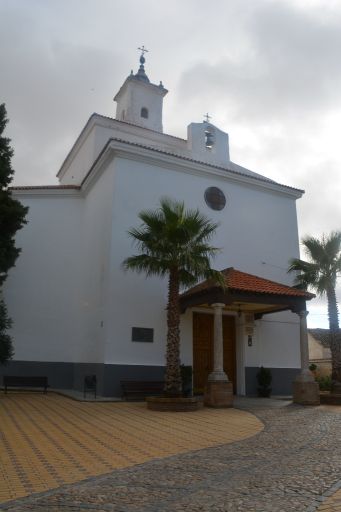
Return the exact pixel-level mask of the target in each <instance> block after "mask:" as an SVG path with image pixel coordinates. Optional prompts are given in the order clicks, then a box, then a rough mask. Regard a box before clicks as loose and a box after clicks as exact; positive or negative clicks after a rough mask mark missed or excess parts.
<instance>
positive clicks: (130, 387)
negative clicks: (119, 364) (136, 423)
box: [121, 380, 165, 400]
mask: <svg viewBox="0 0 341 512" xmlns="http://www.w3.org/2000/svg"><path fill="white" fill-rule="evenodd" d="M164 386H165V383H164V382H163V381H137V380H125V381H124V380H123V381H121V389H122V398H125V399H126V400H137V399H139V400H141V399H143V398H145V397H146V396H148V395H162V394H163V390H164Z"/></svg>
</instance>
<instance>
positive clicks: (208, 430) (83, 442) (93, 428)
mask: <svg viewBox="0 0 341 512" xmlns="http://www.w3.org/2000/svg"><path fill="white" fill-rule="evenodd" d="M0 425H1V431H0V435H1V440H2V442H1V444H0V461H1V465H0V502H2V503H3V502H6V501H8V500H13V499H17V498H21V497H24V496H27V495H30V494H32V493H39V492H44V491H47V490H49V489H53V488H57V487H59V486H62V485H64V484H70V483H74V482H78V481H81V480H84V479H86V478H88V477H91V476H96V475H102V474H104V473H109V472H111V471H113V470H114V469H120V468H127V467H130V466H134V465H136V464H141V463H145V462H147V461H151V460H153V459H159V458H164V457H169V456H171V455H176V454H181V453H185V452H189V451H194V450H200V449H203V448H208V447H215V446H217V445H223V444H226V443H232V442H234V441H239V440H243V439H246V438H248V437H250V436H253V435H255V434H256V433H258V432H260V431H261V430H262V429H263V424H262V422H261V421H260V420H259V419H257V418H256V417H255V416H254V415H253V414H250V413H248V412H245V411H239V410H236V409H229V410H216V409H211V410H208V409H201V410H199V411H197V412H194V413H193V412H192V413H164V412H162V413H159V412H154V411H153V412H152V411H148V410H147V409H146V407H145V405H144V404H143V403H121V402H118V403H107V402H103V403H93V402H91V403H82V402H77V401H74V400H71V399H68V398H65V397H63V396H60V395H57V394H53V393H49V394H48V395H44V394H40V393H28V392H24V393H20V392H10V393H9V394H7V395H4V394H2V393H1V395H0ZM165 492H166V494H167V492H168V491H165ZM14 510H16V509H15V508H14ZM49 510H50V509H49ZM51 510H52V509H51Z"/></svg>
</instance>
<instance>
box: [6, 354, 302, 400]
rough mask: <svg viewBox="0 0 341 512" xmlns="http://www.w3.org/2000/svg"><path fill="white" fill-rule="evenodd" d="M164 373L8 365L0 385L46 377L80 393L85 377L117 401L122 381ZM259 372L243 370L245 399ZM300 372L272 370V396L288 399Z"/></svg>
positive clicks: (55, 384) (159, 377)
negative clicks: (23, 377) (6, 378)
mask: <svg viewBox="0 0 341 512" xmlns="http://www.w3.org/2000/svg"><path fill="white" fill-rule="evenodd" d="M164 371H165V368H164V366H142V365H124V364H101V363H62V362H56V363H50V362H44V361H10V362H9V363H8V364H7V365H6V366H0V382H1V384H2V376H3V375H36V376H39V375H41V376H47V377H48V380H49V385H50V386H51V387H52V388H57V389H77V390H79V391H83V382H84V377H85V375H96V376H97V382H98V394H99V395H102V396H116V397H119V396H121V387H120V381H121V380H125V379H131V380H163V378H164ZM258 371H259V368H258V367H251V366H249V367H246V368H245V385H246V394H247V395H257V379H256V375H257V372H258ZM299 371H300V370H299V369H297V368H271V373H272V393H273V394H274V395H291V394H292V383H293V381H294V380H295V377H296V375H297V374H298V373H299Z"/></svg>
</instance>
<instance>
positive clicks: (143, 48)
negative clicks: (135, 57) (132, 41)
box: [138, 44, 149, 57]
mask: <svg viewBox="0 0 341 512" xmlns="http://www.w3.org/2000/svg"><path fill="white" fill-rule="evenodd" d="M138 50H141V52H142V55H141V57H143V56H144V54H145V53H148V52H149V50H147V48H145V47H144V44H143V45H142V47H141V48H140V47H138Z"/></svg>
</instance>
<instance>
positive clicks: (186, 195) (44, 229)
mask: <svg viewBox="0 0 341 512" xmlns="http://www.w3.org/2000/svg"><path fill="white" fill-rule="evenodd" d="M99 117H100V116H99ZM89 123H90V124H89V126H88V128H87V129H86V130H85V132H84V133H85V134H86V137H85V139H84V141H83V140H81V139H80V140H79V142H78V143H77V144H76V146H75V148H74V150H73V151H72V152H71V155H70V157H69V159H68V160H67V161H66V163H65V166H64V168H63V173H64V176H63V178H62V182H63V183H69V182H70V180H71V181H72V178H71V177H72V176H74V180H75V181H78V182H80V181H81V180H82V179H83V177H84V176H85V175H86V173H87V172H88V166H90V165H91V163H92V162H93V160H94V159H95V157H96V155H97V154H98V152H99V151H100V149H101V147H102V146H103V145H104V144H105V142H106V140H107V139H108V137H109V136H110V134H113V133H116V134H117V131H115V129H114V128H115V126H116V127H117V123H118V122H117V121H113V120H105V119H103V118H100V119H97V118H96V117H95V118H93V119H92V120H90V121H89ZM102 124H104V126H102ZM118 124H119V125H120V129H122V130H123V131H124V130H128V128H127V126H128V125H124V124H123V123H118ZM95 125H96V127H95ZM124 126H125V128H124ZM139 131H140V133H141V134H142V135H143V137H145V138H143V137H142V139H140V141H141V140H142V141H144V140H147V139H150V140H152V138H153V137H154V135H155V137H154V139H155V140H154V142H155V141H158V142H155V145H156V146H157V145H158V144H159V143H160V144H161V142H162V141H163V143H164V144H166V145H167V144H169V147H170V146H172V145H173V150H174V151H175V149H176V148H178V150H179V151H183V152H184V151H185V146H186V142H185V141H182V140H177V139H174V138H171V137H168V136H162V135H161V134H154V135H153V132H148V130H145V129H143V128H138V127H131V134H130V135H131V137H132V140H139V139H138V135H139ZM147 133H148V134H147ZM163 137H164V138H163ZM224 140H225V141H226V139H224ZM149 145H150V144H149ZM110 151H111V153H110V155H111V156H110V158H109V157H108V158H107V159H106V160H105V164H103V166H102V168H101V169H100V170H99V172H98V174H96V179H94V180H93V181H92V182H91V184H90V185H89V186H88V188H87V189H86V190H84V191H83V192H79V193H76V192H75V193H74V195H73V196H69V195H67V194H66V192H65V194H64V193H63V192H62V191H59V193H58V194H57V195H56V194H55V195H49V193H48V192H46V194H45V195H44V192H42V191H41V192H40V193H39V194H36V195H34V193H33V192H31V193H29V192H27V194H26V195H25V196H23V195H20V196H18V197H20V198H21V199H22V200H23V202H24V203H25V204H29V205H30V212H29V224H28V226H27V227H25V228H24V229H23V230H22V231H21V232H20V233H19V234H18V243H19V245H22V246H23V253H22V256H21V257H20V258H19V260H18V263H17V267H16V268H15V269H13V271H12V272H11V275H10V278H9V280H8V282H7V284H6V288H5V297H6V300H7V302H8V305H9V312H10V315H11V316H12V317H13V320H14V331H13V333H14V337H15V343H16V356H15V357H16V359H22V360H41V361H74V362H106V363H113V364H141V365H163V364H164V360H165V359H164V354H165V338H166V310H165V307H166V301H167V282H166V280H160V279H158V278H149V279H146V277H145V276H144V275H140V276H139V275H136V274H134V273H125V272H123V270H122V266H121V265H122V262H123V260H124V259H125V258H126V257H128V256H130V255H131V254H133V253H134V248H133V247H132V242H131V240H130V239H129V237H128V235H127V231H128V229H130V228H131V227H134V226H137V225H138V223H139V221H138V213H139V212H140V211H141V210H142V209H146V208H147V209H154V208H156V207H157V206H158V205H159V200H160V198H161V197H162V196H168V197H171V198H174V199H177V200H183V201H184V202H185V204H186V207H187V208H199V210H200V211H202V212H203V213H204V214H205V215H207V216H208V217H209V218H210V219H211V220H212V221H215V222H218V223H219V224H220V226H219V228H218V230H217V233H216V236H215V238H214V239H213V240H212V243H213V245H215V246H217V247H220V248H221V253H220V254H219V255H218V256H217V258H216V260H215V261H214V262H213V266H214V267H215V268H217V269H223V268H226V267H229V266H234V267H235V268H237V269H240V270H242V271H245V272H250V273H252V274H256V275H260V276H263V277H266V278H269V279H273V280H275V281H279V282H283V283H287V284H291V279H292V278H291V276H289V275H288V274H287V272H286V269H287V266H288V260H289V259H290V258H292V257H297V256H298V255H299V253H298V234H297V220H296V208H295V199H294V197H293V196H290V194H289V192H288V193H287V192H286V191H285V190H284V189H279V190H278V191H275V190H270V189H267V188H266V187H267V185H266V184H265V183H264V184H262V183H261V182H257V183H255V184H254V185H253V184H252V183H250V182H248V183H241V182H238V180H236V179H235V178H234V177H233V176H232V175H230V174H229V173H228V172H226V174H225V171H219V172H218V171H216V170H215V169H212V168H209V167H206V170H205V169H204V170H203V169H202V166H201V170H199V167H200V166H197V167H196V165H193V164H189V163H188V162H187V161H183V162H182V161H181V160H180V159H174V158H173V159H172V158H170V157H169V155H168V157H167V158H166V157H164V155H163V154H159V153H155V154H154V155H153V158H154V160H153V159H151V157H150V155H149V156H148V155H147V154H146V155H141V157H139V158H136V159H133V156H132V154H129V155H128V154H125V153H124V152H123V150H121V149H119V150H116V149H113V150H110ZM143 151H144V150H143ZM156 159H159V161H157V160H156ZM63 173H62V174H63ZM246 174H249V175H250V173H246ZM211 186H217V187H219V188H221V190H223V192H224V193H225V196H226V198H227V204H226V207H225V209H224V210H222V211H214V210H211V209H210V208H209V207H208V206H207V205H206V203H205V200H204V193H205V190H206V188H208V187H211ZM30 194H31V195H30ZM37 248H38V249H37ZM293 317H295V315H290V314H280V315H271V316H270V315H269V316H266V317H264V319H263V320H262V321H260V322H258V324H257V329H256V335H255V342H254V345H253V346H252V347H248V346H247V337H245V336H243V334H242V330H241V326H239V327H238V331H237V332H238V335H237V357H238V361H239V364H240V365H242V364H245V366H259V365H261V364H263V365H265V366H269V367H279V366H280V367H290V368H292V367H299V329H298V323H297V320H296V318H293ZM283 319H284V320H283ZM132 327H152V328H154V343H140V342H132V341H131V330H132ZM181 334H182V348H181V358H182V362H183V363H185V364H189V363H191V361H192V314H191V312H187V313H186V314H185V315H184V316H183V317H182V320H181ZM243 362H244V363H243ZM238 379H239V380H238V382H239V384H238V386H239V388H240V389H242V385H243V384H242V381H243V377H242V373H240V374H239V377H238Z"/></svg>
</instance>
